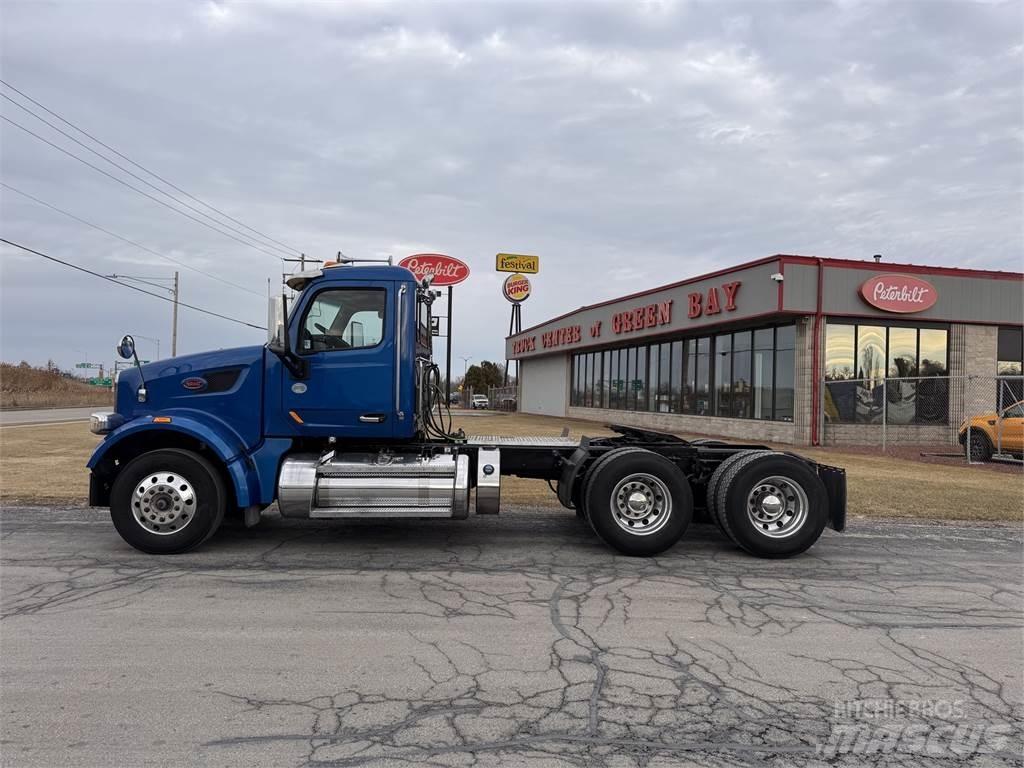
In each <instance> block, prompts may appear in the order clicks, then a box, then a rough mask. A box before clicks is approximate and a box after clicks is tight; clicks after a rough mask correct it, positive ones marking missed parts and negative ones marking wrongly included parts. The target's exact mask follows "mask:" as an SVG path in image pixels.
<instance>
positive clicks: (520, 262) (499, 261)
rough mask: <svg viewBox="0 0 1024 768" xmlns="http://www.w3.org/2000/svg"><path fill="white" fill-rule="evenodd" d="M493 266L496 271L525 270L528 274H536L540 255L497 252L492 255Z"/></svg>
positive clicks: (538, 269)
mask: <svg viewBox="0 0 1024 768" xmlns="http://www.w3.org/2000/svg"><path fill="white" fill-rule="evenodd" d="M494 268H495V270H496V271H498V272H525V273H526V274H528V275H536V274H537V273H538V272H540V256H524V255H523V254H521V253H499V254H498V255H497V256H495V257H494Z"/></svg>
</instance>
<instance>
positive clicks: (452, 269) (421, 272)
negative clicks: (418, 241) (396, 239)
mask: <svg viewBox="0 0 1024 768" xmlns="http://www.w3.org/2000/svg"><path fill="white" fill-rule="evenodd" d="M398 266H400V267H405V268H406V269H408V270H409V271H410V272H412V273H413V274H414V275H416V279H417V280H422V279H423V278H424V277H426V276H427V275H433V276H434V279H433V280H432V281H431V283H430V284H431V285H457V284H458V283H461V282H462V281H463V280H465V279H466V278H467V277H469V266H468V265H466V263H465V262H462V261H459V260H458V259H456V258H454V257H452V256H445V255H444V254H443V253H417V254H414V255H412V256H406V257H405V258H404V259H402V260H401V261H400V262H398Z"/></svg>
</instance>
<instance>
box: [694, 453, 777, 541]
mask: <svg viewBox="0 0 1024 768" xmlns="http://www.w3.org/2000/svg"><path fill="white" fill-rule="evenodd" d="M754 453H758V454H760V453H773V451H739V452H738V453H734V454H733V455H732V456H728V457H727V458H725V459H724V460H723V461H722V463H721V464H719V465H718V466H717V467H715V471H714V472H712V473H711V479H710V480H708V487H707V493H706V494H705V501H704V504H705V507H706V508H707V512H708V517H710V518H711V519H712V520H713V521H714V523H715V525H717V526H718V530H720V531H721V532H722V533H724V534H725V535H726V536H729V532H728V531H727V530H726V528H725V526H724V525H722V520H721V517H720V512H719V510H718V488H719V486H720V485H721V482H722V478H723V477H725V473H726V472H728V471H729V467H731V466H732V465H733V464H735V463H736V462H737V461H738V460H739V459H741V458H743V457H744V456H750V455H751V454H754ZM729 538H730V539H731V538H732V536H729ZM734 543H738V542H734Z"/></svg>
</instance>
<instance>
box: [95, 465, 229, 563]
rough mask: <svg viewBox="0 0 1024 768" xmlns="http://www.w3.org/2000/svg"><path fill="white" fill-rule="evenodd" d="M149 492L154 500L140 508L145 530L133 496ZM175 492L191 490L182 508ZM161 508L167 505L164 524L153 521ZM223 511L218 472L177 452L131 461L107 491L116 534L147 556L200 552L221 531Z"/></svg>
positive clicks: (224, 495) (224, 504) (224, 502)
mask: <svg viewBox="0 0 1024 768" xmlns="http://www.w3.org/2000/svg"><path fill="white" fill-rule="evenodd" d="M147 486H148V487H149V489H150V490H153V495H152V496H151V497H150V498H149V500H147V501H146V502H144V503H146V504H147V506H146V507H145V509H143V508H142V507H139V510H140V515H142V516H143V517H144V518H146V519H148V522H147V523H146V526H147V527H144V526H143V523H141V522H140V521H139V520H138V519H136V516H135V512H134V509H135V505H136V504H137V503H140V502H139V499H138V497H136V491H137V490H138V491H140V492H141V491H142V490H143V488H146V487H147ZM175 488H178V489H181V490H182V491H184V489H186V488H190V489H191V492H190V493H187V494H185V497H184V498H183V499H182V500H181V503H180V504H179V503H178V501H177V499H178V497H177V496H175V497H172V496H170V495H169V493H170V492H173V490H174V489H175ZM189 498H191V499H192V501H191V502H189V501H188V499H189ZM150 503H151V504H152V506H149V504H150ZM161 504H164V505H168V506H167V509H166V514H167V515H168V517H167V518H157V517H156V515H159V514H161V512H160V508H159V507H160V505H161ZM226 507H227V492H226V491H225V488H224V482H223V480H221V477H220V474H219V473H218V472H217V470H216V468H214V466H213V465H212V464H210V462H209V461H207V460H206V459H204V458H203V457H202V456H200V455H198V454H196V453H193V452H191V451H185V450H180V449H177V448H168V449H164V450H159V451H150V452H149V453H144V454H142V455H141V456H139V457H137V458H135V459H133V460H132V461H131V462H129V463H128V465H127V466H126V467H125V468H124V469H123V470H121V473H120V474H119V475H118V476H117V478H116V479H115V480H114V485H113V487H112V488H111V490H110V517H111V519H112V520H113V522H114V527H115V528H116V529H117V532H118V533H119V534H121V538H122V539H124V540H125V541H126V542H128V543H129V544H131V545H132V546H133V547H135V548H136V549H138V550H140V551H142V552H147V553H149V554H151V555H170V554H176V553H178V552H187V551H188V550H190V549H192V548H193V547H197V546H199V545H200V544H202V543H203V542H204V541H206V540H207V539H208V538H210V537H211V536H212V535H213V534H214V533H215V532H216V530H217V529H218V528H219V527H220V524H221V523H222V522H223V521H224V511H225V508H226ZM193 508H194V511H191V514H188V512H189V511H190V510H193ZM175 510H178V511H175ZM165 519H166V520H167V521H168V522H167V523H166V525H165V524H164V523H163V520H165ZM151 529H157V530H160V532H159V533H157V532H154V530H151Z"/></svg>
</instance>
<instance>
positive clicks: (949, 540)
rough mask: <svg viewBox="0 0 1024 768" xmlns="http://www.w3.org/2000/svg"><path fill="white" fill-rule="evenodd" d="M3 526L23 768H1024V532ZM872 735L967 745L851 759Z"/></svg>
mask: <svg viewBox="0 0 1024 768" xmlns="http://www.w3.org/2000/svg"><path fill="white" fill-rule="evenodd" d="M0 534H2V541H0V547H2V549H0V598H2V620H0V642H2V669H0V672H2V684H3V685H2V697H0V703H2V707H3V720H2V742H0V756H2V763H3V765H4V766H63V765H75V766H107V765H138V766H142V765H146V766H150V765H152V766H165V765H167V766H170V765H201V766H207V765H208V766H400V765H436V766H492V765H512V766H518V765H540V766H549V765H550V766H608V768H618V766H676V765H689V764H693V765H712V766H718V765H721V766H727V765H750V764H753V763H756V764H759V765H773V766H774V765H778V766H783V765H824V764H829V765H834V764H841V765H851V766H852V765H865V764H878V765H889V764H899V765H921V766H925V765H928V766H931V765H937V764H939V765H956V764H965V765H1020V764H1021V763H1022V760H1021V739H1020V732H1021V725H1022V723H1021V713H1022V709H1021V702H1022V658H1024V645H1022V638H1024V634H1022V626H1024V622H1022V607H1024V590H1022V572H1021V561H1022V535H1021V530H1020V529H1019V527H1017V528H1011V527H996V526H990V527H989V526H979V525H970V526H968V525H963V524H952V523H947V524H944V525H914V524H907V523H896V522H865V521H858V520H855V521H853V522H852V524H851V527H850V529H848V532H847V533H845V534H842V535H839V534H835V533H834V532H831V531H827V532H826V534H825V535H824V537H823V538H822V540H821V541H820V542H819V543H818V544H817V545H816V546H815V547H814V548H813V549H812V550H811V551H810V552H809V553H808V554H806V555H804V556H802V557H799V558H796V559H793V560H785V561H771V560H757V559H754V558H751V557H749V556H747V555H745V554H743V553H742V552H740V551H739V550H737V549H735V548H734V547H732V546H731V545H730V544H729V543H727V542H726V541H725V540H724V539H723V538H722V537H721V536H720V535H719V534H718V531H717V530H715V529H714V528H712V527H708V526H698V525H695V526H693V527H691V529H690V531H689V532H688V533H687V536H686V537H685V538H684V540H683V541H682V542H681V543H680V544H679V545H677V546H676V547H675V548H673V549H672V550H670V551H669V552H668V553H666V554H665V555H663V556H661V557H658V558H653V559H646V560H644V559H631V558H626V557H622V556H618V555H616V554H615V553H613V552H612V551H610V550H608V549H606V548H605V547H604V546H602V545H601V544H600V542H599V541H598V540H597V539H596V537H595V536H594V535H593V534H592V533H591V531H590V530H589V528H588V527H587V526H586V524H585V523H582V522H580V521H578V520H577V519H576V518H575V517H574V516H573V515H572V514H571V513H569V512H566V511H564V510H557V509H554V508H539V507H538V508H525V507H510V508H509V509H507V510H503V512H502V514H501V515H500V516H498V517H494V518H473V519H470V520H467V521H462V522H457V521H394V522H391V523H388V524H386V525H383V524H376V523H347V524H341V523H331V524H324V523H321V522H304V521H285V520H282V519H281V518H279V517H271V518H269V519H265V520H264V522H263V523H261V524H260V525H259V526H258V527H256V528H253V529H249V530H245V529H242V528H241V527H226V528H225V529H222V531H221V532H220V533H218V535H217V536H216V537H215V538H214V539H212V540H211V541H210V542H208V543H207V544H206V545H205V546H203V547H202V548H201V549H199V550H197V551H194V552H191V553H189V554H186V555H178V556H174V557H152V556H147V555H143V554H141V553H138V552H135V551H134V550H132V549H130V548H129V547H128V546H127V545H126V544H124V543H123V542H122V541H121V539H120V538H119V537H118V536H117V534H116V533H115V532H114V530H113V527H112V526H111V525H110V523H109V519H108V518H107V515H106V513H105V511H102V510H86V509H49V508H8V509H4V510H3V512H2V516H0ZM893 702H895V703H896V704H895V705H893V704H892V703H893ZM908 702H909V704H908ZM919 705H920V706H919ZM892 706H895V709H885V707H892ZM865 707H866V709H865ZM872 707H874V710H872V709H871V708H872ZM879 708H882V709H879ZM883 710H884V714H885V717H884V718H880V717H879V716H878V714H879V712H880V711H883ZM851 722H852V723H854V724H856V725H858V726H865V727H870V728H871V729H873V730H872V731H871V733H876V731H877V727H878V726H885V727H888V726H891V725H895V726H896V727H902V728H906V727H917V728H919V729H924V730H925V731H926V732H927V733H933V732H939V731H941V734H942V735H941V737H939V736H937V737H936V740H935V741H934V742H929V743H928V749H930V748H933V747H935V748H938V749H940V751H939V752H934V751H933V752H928V751H927V749H924V750H922V749H920V748H918V749H917V750H916V751H915V750H914V749H912V748H910V747H907V744H909V742H901V743H900V745H898V746H897V747H896V748H895V749H890V748H886V746H885V742H884V741H881V742H879V743H875V741H871V742H864V743H861V744H859V745H857V746H856V748H853V747H851V746H850V745H847V748H846V749H843V748H840V749H838V750H833V752H829V751H828V750H827V749H825V751H822V748H821V747H822V745H826V746H827V745H828V744H829V743H830V739H834V737H835V732H836V730H835V729H836V725H837V723H839V724H844V723H845V724H847V725H849V724H850V723H851ZM943 729H944V730H943ZM956 729H959V730H956ZM972 734H973V736H972ZM979 734H981V735H980V736H979ZM972 737H973V738H974V739H975V740H974V741H973V742H971V741H970V739H971V738H972ZM872 738H874V737H872ZM979 739H980V743H979V741H978V740H979ZM936 745H938V746H937V747H936ZM919 747H920V745H919Z"/></svg>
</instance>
